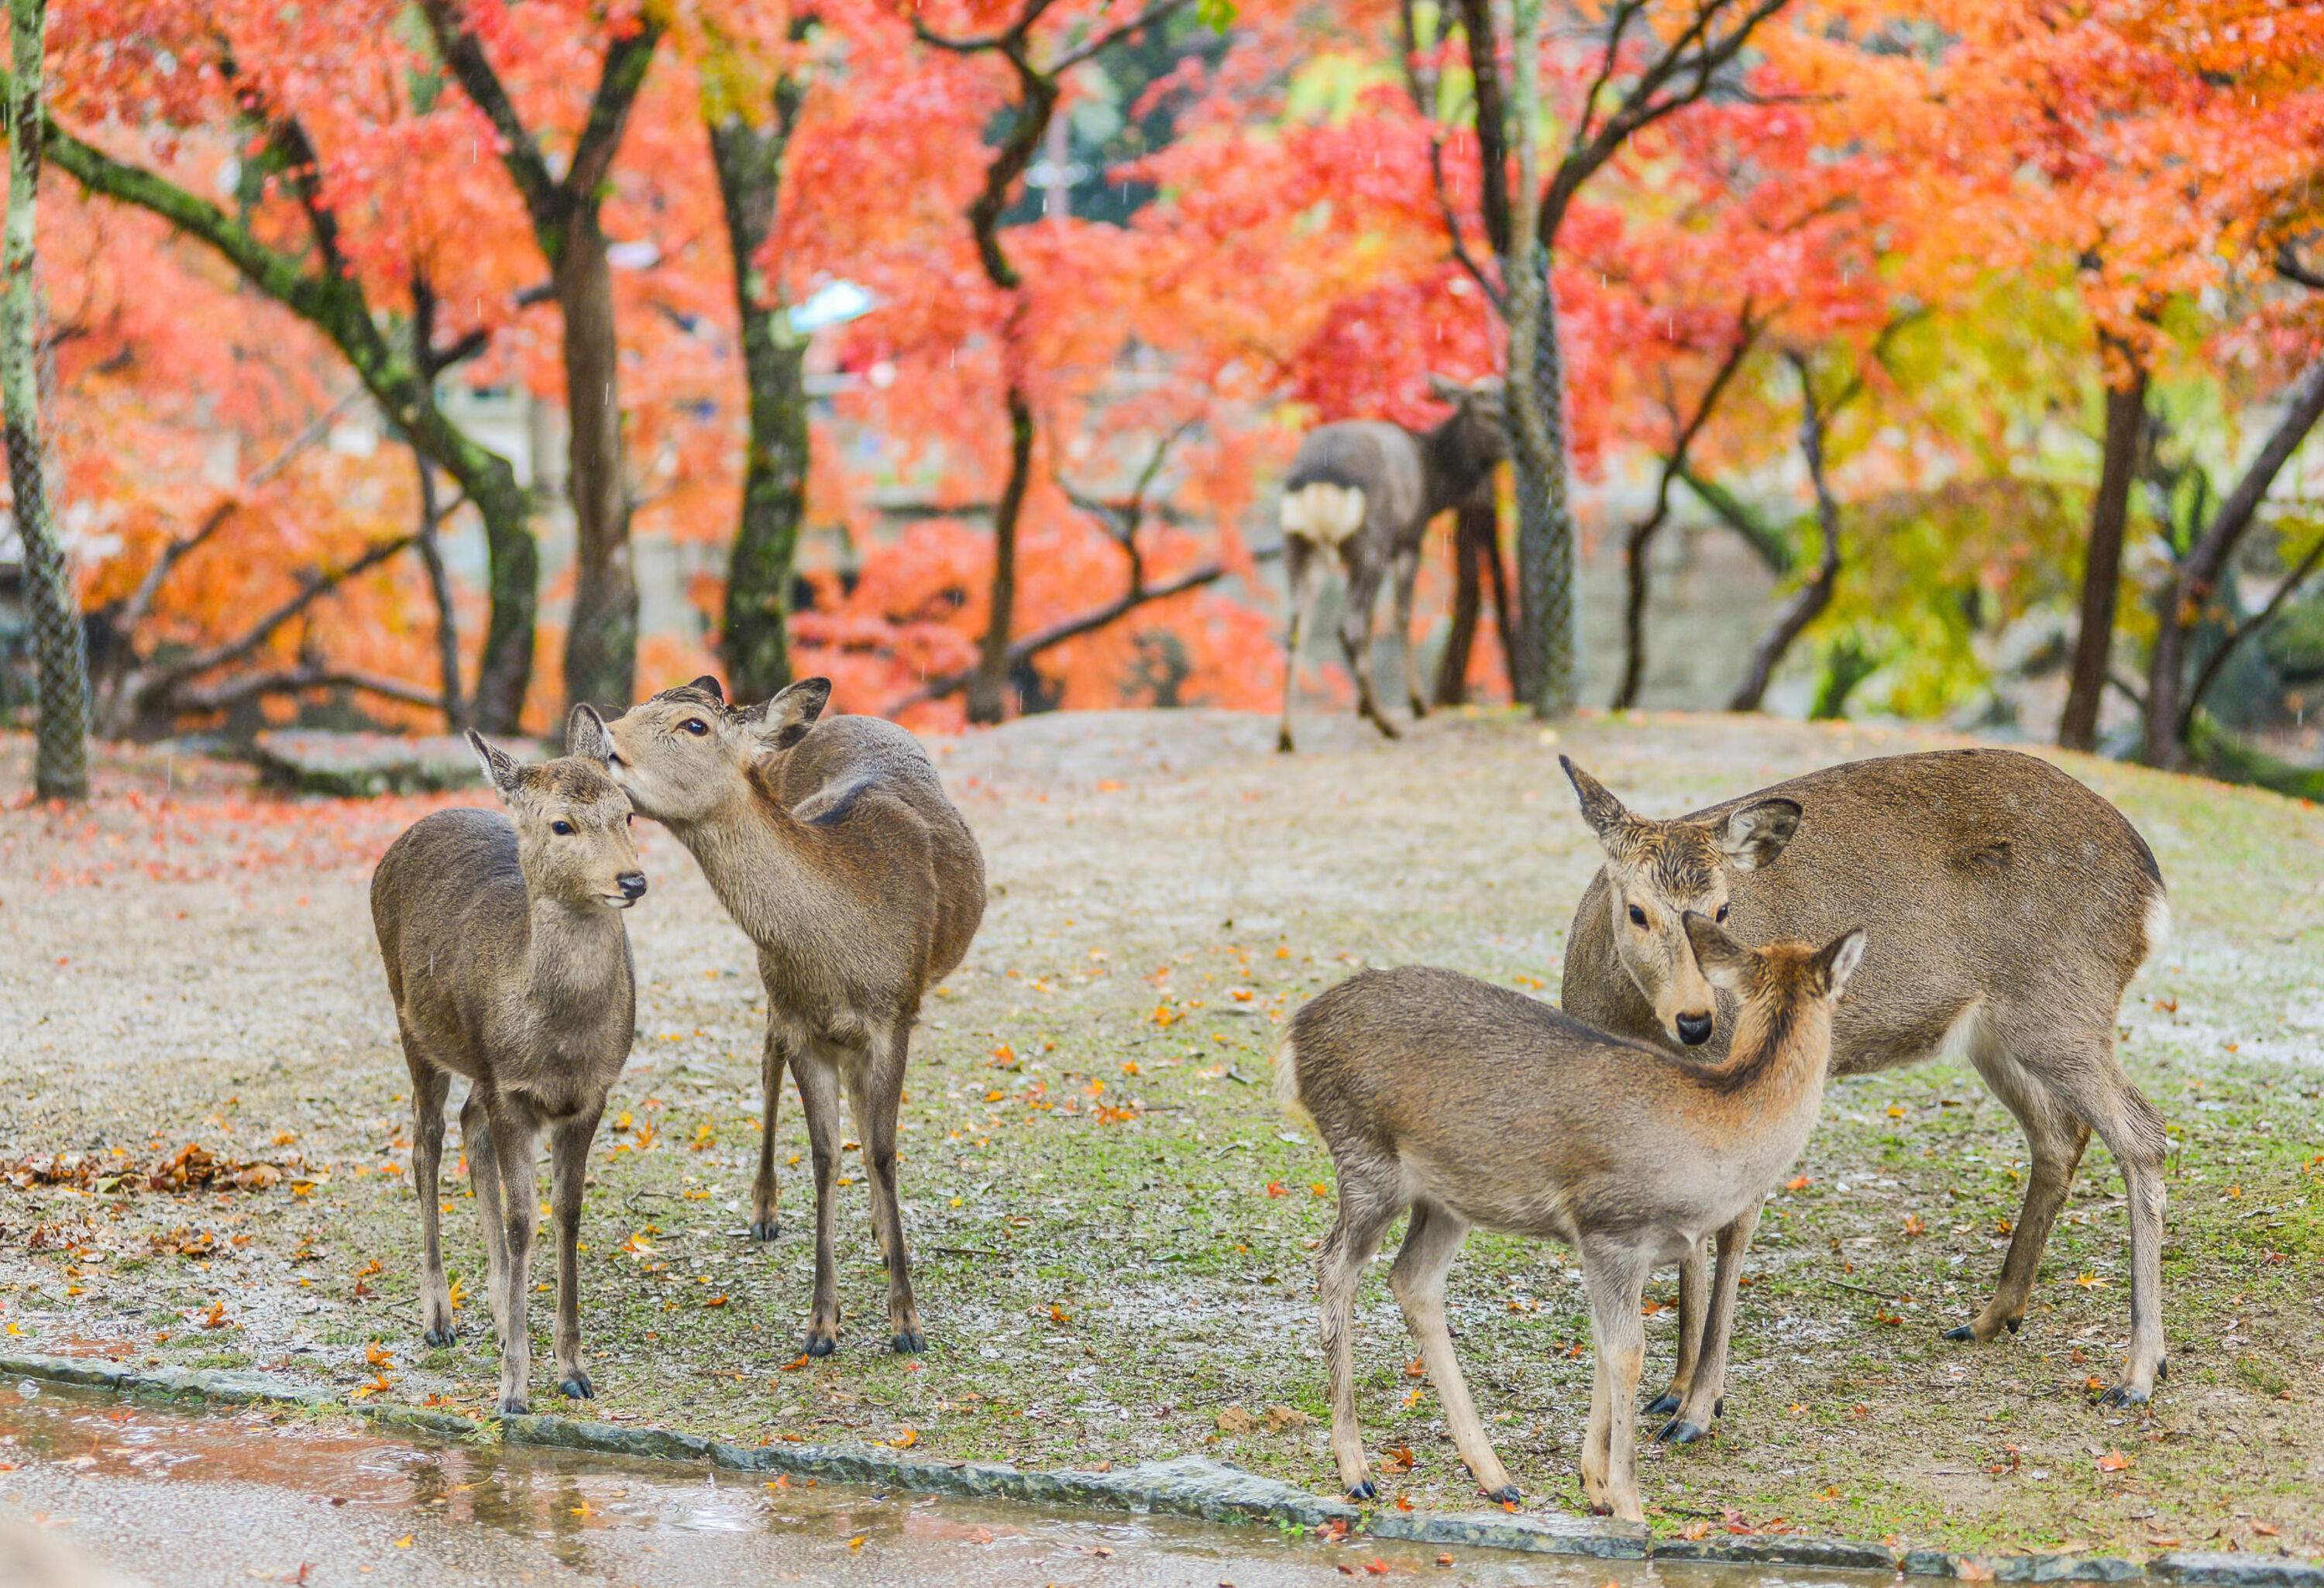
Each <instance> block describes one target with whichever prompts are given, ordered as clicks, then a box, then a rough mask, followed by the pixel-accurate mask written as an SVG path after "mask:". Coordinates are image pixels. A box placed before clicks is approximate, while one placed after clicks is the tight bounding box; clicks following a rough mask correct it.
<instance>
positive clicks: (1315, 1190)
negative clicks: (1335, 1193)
mask: <svg viewBox="0 0 2324 1588" xmlns="http://www.w3.org/2000/svg"><path fill="white" fill-rule="evenodd" d="M1307 1194H1308V1195H1309V1196H1330V1195H1331V1194H1332V1188H1331V1187H1330V1186H1326V1185H1325V1184H1323V1181H1321V1180H1315V1181H1311V1182H1310V1183H1309V1185H1308V1186H1307Z"/></svg>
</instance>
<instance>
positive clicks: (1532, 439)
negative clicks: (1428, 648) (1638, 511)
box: [1508, 255, 1582, 717]
mask: <svg viewBox="0 0 2324 1588" xmlns="http://www.w3.org/2000/svg"><path fill="white" fill-rule="evenodd" d="M1536 257H1538V258H1539V259H1540V263H1539V265H1538V267H1537V268H1535V269H1533V270H1520V271H1519V272H1517V277H1516V279H1515V280H1513V281H1512V282H1511V283H1510V290H1509V381H1508V394H1509V408H1510V412H1511V417H1512V418H1513V419H1514V420H1515V421H1516V425H1515V429H1516V431H1517V433H1516V435H1515V436H1513V437H1512V438H1511V440H1512V442H1513V443H1514V444H1513V445H1512V447H1511V448H1510V454H1511V457H1510V462H1511V465H1512V467H1513V469H1514V471H1515V475H1516V482H1517V609H1518V613H1519V614H1520V622H1519V624H1518V628H1517V657H1516V659H1515V666H1514V667H1513V668H1512V669H1511V670H1512V672H1513V673H1514V674H1515V676H1516V679H1517V699H1518V700H1519V701H1520V702H1521V703H1522V704H1524V705H1526V706H1531V707H1532V708H1533V712H1534V715H1535V716H1545V717H1546V716H1560V715H1563V713H1565V712H1568V711H1571V710H1572V709H1573V706H1574V705H1575V702H1576V700H1577V698H1578V697H1579V695H1580V692H1581V682H1582V676H1581V660H1580V657H1579V655H1578V653H1577V651H1576V647H1575V643H1574V642H1575V630H1576V618H1577V615H1578V614H1577V612H1576V606H1575V583H1576V579H1575V574H1576V568H1577V563H1578V558H1577V556H1576V551H1575V544H1574V528H1573V512H1572V502H1571V496H1570V492H1571V482H1570V476H1569V474H1568V460H1567V457H1566V445H1567V443H1566V427H1565V365H1564V359H1563V356H1562V355H1561V352H1560V349H1559V346H1558V333H1557V304H1556V300H1555V294H1554V289H1553V286H1552V283H1551V282H1550V267H1549V262H1548V260H1547V258H1546V257H1545V255H1536Z"/></svg>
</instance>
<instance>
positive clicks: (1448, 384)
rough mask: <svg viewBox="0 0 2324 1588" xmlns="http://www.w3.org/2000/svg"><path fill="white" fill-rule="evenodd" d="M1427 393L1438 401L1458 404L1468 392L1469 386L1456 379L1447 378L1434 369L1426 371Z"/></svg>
mask: <svg viewBox="0 0 2324 1588" xmlns="http://www.w3.org/2000/svg"><path fill="white" fill-rule="evenodd" d="M1428 394H1429V395H1430V396H1431V397H1434V398H1435V399H1436V401H1437V402H1451V403H1454V404H1458V403H1459V402H1461V400H1462V398H1464V397H1466V396H1468V394H1469V388H1468V387H1466V386H1464V385H1462V383H1460V382H1458V381H1453V380H1447V379H1446V378H1445V377H1444V376H1443V375H1440V374H1437V373H1436V372H1435V371H1434V370H1430V371H1429V372H1428Z"/></svg>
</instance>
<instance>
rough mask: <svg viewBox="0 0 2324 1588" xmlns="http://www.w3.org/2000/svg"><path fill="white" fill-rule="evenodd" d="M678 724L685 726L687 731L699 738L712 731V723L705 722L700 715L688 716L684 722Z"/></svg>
mask: <svg viewBox="0 0 2324 1588" xmlns="http://www.w3.org/2000/svg"><path fill="white" fill-rule="evenodd" d="M678 726H679V727H681V728H684V729H685V730H686V731H687V733H689V734H693V735H694V736H695V737H696V738H697V739H699V738H700V737H702V735H703V734H706V733H708V732H709V731H710V725H709V724H708V723H705V722H704V721H703V720H702V719H701V718H700V717H698V716H690V717H687V719H686V720H685V721H684V722H682V723H680V724H678Z"/></svg>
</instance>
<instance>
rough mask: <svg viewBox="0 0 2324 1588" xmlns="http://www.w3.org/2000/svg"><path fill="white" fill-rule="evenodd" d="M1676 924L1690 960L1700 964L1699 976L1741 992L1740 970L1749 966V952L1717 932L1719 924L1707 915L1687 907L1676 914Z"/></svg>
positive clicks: (1725, 935) (1745, 969)
mask: <svg viewBox="0 0 2324 1588" xmlns="http://www.w3.org/2000/svg"><path fill="white" fill-rule="evenodd" d="M1679 924H1680V925H1681V926H1683V927H1684V928H1686V940H1687V943H1688V945H1689V946H1691V947H1692V948H1693V950H1694V963H1695V964H1697V965H1701V967H1702V979H1703V980H1704V981H1706V982H1709V983H1711V985H1712V986H1714V987H1723V988H1725V989H1726V990H1727V991H1728V992H1742V991H1743V975H1744V973H1745V972H1746V971H1748V970H1749V969H1750V968H1751V951H1750V950H1749V949H1748V948H1746V947H1744V946H1742V945H1741V944H1739V943H1738V942H1736V941H1735V939H1734V938H1732V937H1729V936H1728V935H1727V934H1726V933H1724V932H1722V931H1720V929H1719V923H1718V922H1716V921H1714V920H1712V919H1711V918H1710V917H1709V916H1707V915H1700V914H1697V913H1696V912H1695V911H1693V910H1691V909H1690V910H1688V911H1687V912H1686V913H1685V914H1684V915H1683V916H1681V917H1679Z"/></svg>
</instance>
